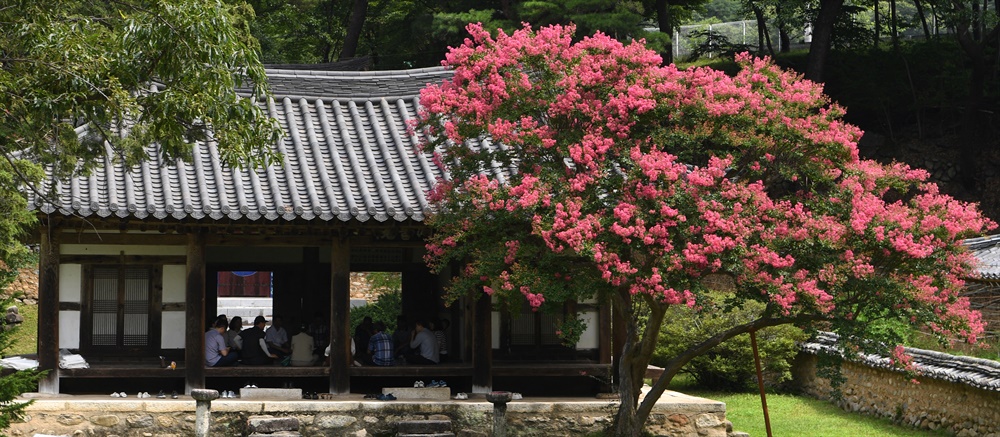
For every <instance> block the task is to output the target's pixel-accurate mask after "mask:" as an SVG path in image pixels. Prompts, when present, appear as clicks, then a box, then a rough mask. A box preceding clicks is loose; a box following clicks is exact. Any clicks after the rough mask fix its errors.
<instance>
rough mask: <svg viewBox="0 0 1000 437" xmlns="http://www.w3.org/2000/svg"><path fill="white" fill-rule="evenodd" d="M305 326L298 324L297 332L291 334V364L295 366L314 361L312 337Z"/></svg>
mask: <svg viewBox="0 0 1000 437" xmlns="http://www.w3.org/2000/svg"><path fill="white" fill-rule="evenodd" d="M306 328H307V327H306V325H305V324H302V325H301V326H299V333H298V334H295V335H293V336H292V346H291V349H292V365H293V366H295V367H304V366H311V365H313V364H314V363H315V361H316V357H315V356H313V346H314V343H313V338H312V336H311V335H309V333H308V332H307V329H306Z"/></svg>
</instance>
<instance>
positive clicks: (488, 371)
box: [472, 293, 493, 393]
mask: <svg viewBox="0 0 1000 437" xmlns="http://www.w3.org/2000/svg"><path fill="white" fill-rule="evenodd" d="M475 311H476V313H475V321H474V322H473V323H475V326H476V328H475V330H474V331H473V334H472V392H473V393H489V392H491V391H493V303H492V302H491V299H490V296H488V295H486V294H485V293H484V294H483V295H482V296H480V297H479V300H477V301H476V310H475Z"/></svg>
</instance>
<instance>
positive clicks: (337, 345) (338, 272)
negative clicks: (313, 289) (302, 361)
mask: <svg viewBox="0 0 1000 437" xmlns="http://www.w3.org/2000/svg"><path fill="white" fill-rule="evenodd" d="M330 275H331V277H330V393H335V394H348V393H350V392H351V374H350V370H351V360H352V358H351V320H350V316H351V244H350V241H348V240H346V238H344V239H341V238H334V240H333V247H332V248H331V251H330ZM357 347H358V348H362V347H367V345H365V346H362V345H357Z"/></svg>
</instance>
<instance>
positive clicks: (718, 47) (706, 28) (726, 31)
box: [673, 20, 806, 60]
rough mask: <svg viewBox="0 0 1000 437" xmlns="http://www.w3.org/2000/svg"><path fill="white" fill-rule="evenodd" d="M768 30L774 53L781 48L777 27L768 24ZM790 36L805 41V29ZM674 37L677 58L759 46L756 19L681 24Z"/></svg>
mask: <svg viewBox="0 0 1000 437" xmlns="http://www.w3.org/2000/svg"><path fill="white" fill-rule="evenodd" d="M767 31H768V33H769V34H770V37H771V47H772V48H773V49H774V51H775V52H777V51H779V50H781V45H780V44H781V43H780V41H779V38H778V29H777V27H775V26H768V28H767ZM790 37H791V39H792V42H793V43H800V42H803V41H804V40H805V38H806V31H805V30H804V29H803V30H799V31H798V32H795V33H794V34H792V35H790ZM673 40H674V47H673V53H674V59H679V60H683V59H688V58H689V57H690V56H691V54H692V53H699V54H704V55H705V56H707V57H713V56H716V55H718V54H719V53H723V52H725V51H727V50H730V49H732V48H734V47H746V48H748V49H749V50H752V51H753V50H756V49H757V45H758V41H757V22H756V21H754V20H745V21H730V22H728V23H714V24H695V25H688V26H680V27H679V28H678V29H677V30H675V31H674V38H673ZM765 44H766V42H765Z"/></svg>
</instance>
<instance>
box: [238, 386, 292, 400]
mask: <svg viewBox="0 0 1000 437" xmlns="http://www.w3.org/2000/svg"><path fill="white" fill-rule="evenodd" d="M240 398H241V399H271V400H279V401H292V400H301V399H302V389H301V388H252V387H244V388H241V389H240Z"/></svg>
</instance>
